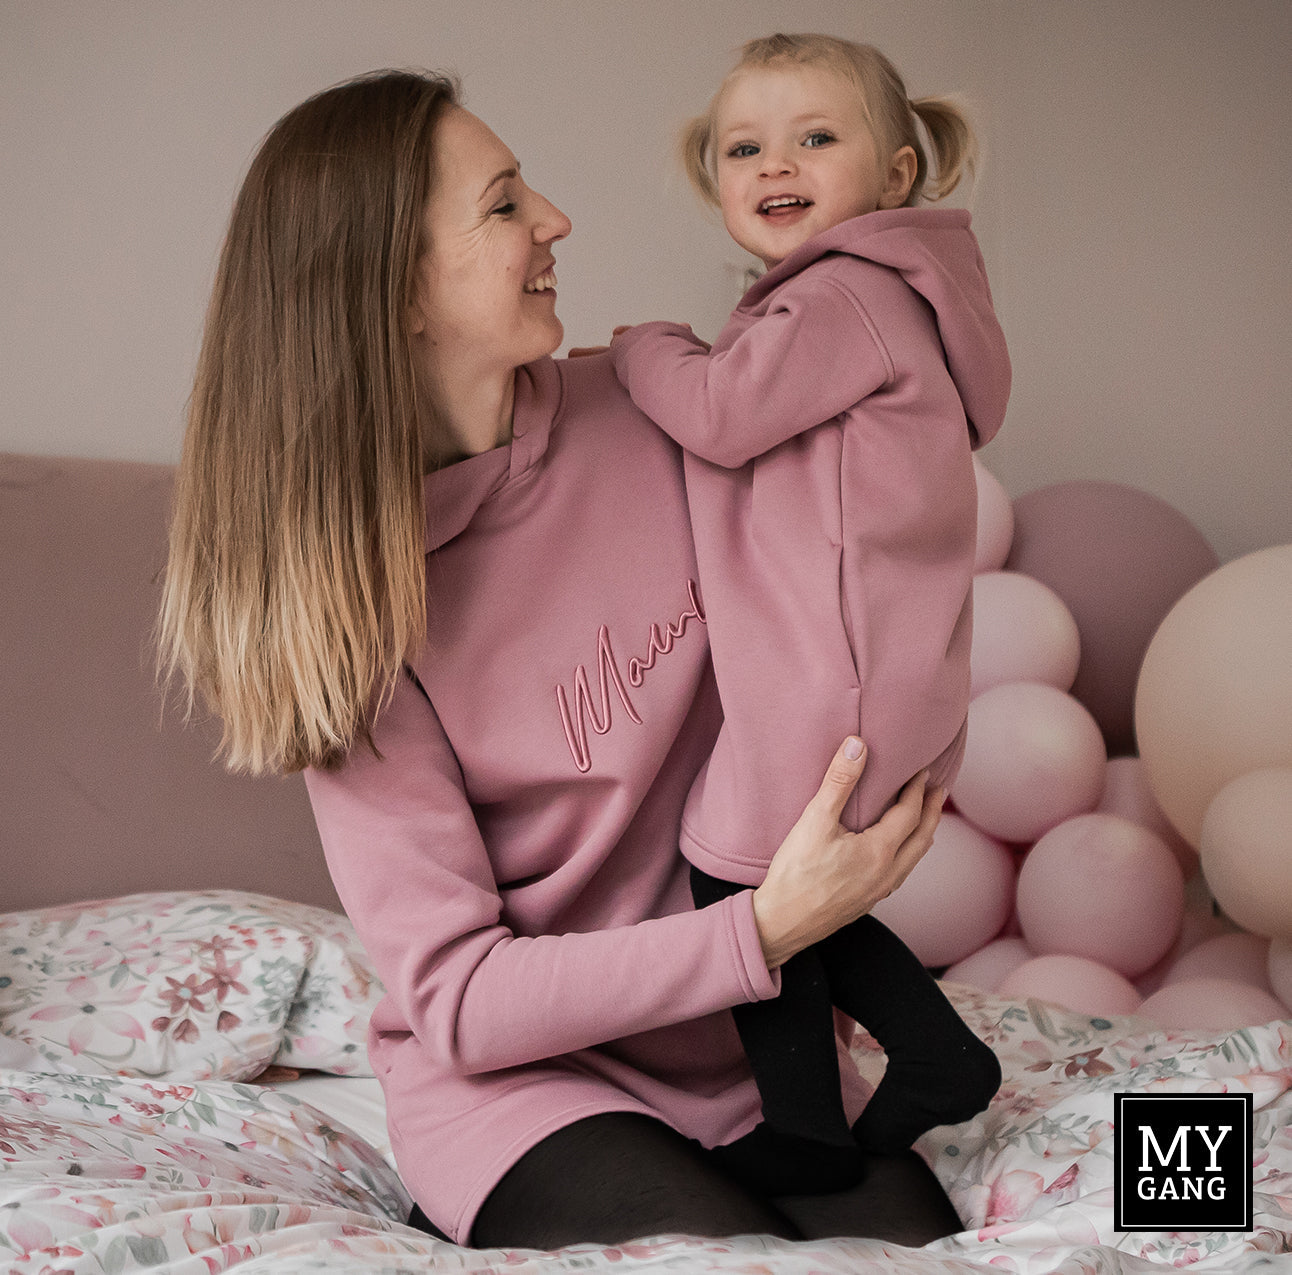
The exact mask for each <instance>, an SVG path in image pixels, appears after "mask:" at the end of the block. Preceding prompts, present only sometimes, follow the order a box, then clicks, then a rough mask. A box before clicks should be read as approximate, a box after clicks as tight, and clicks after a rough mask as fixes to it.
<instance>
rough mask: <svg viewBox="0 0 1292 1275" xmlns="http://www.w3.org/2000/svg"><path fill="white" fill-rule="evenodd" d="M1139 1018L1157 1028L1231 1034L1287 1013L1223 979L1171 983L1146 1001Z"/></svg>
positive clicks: (1272, 1001)
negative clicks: (1238, 1029)
mask: <svg viewBox="0 0 1292 1275" xmlns="http://www.w3.org/2000/svg"><path fill="white" fill-rule="evenodd" d="M1139 1013H1140V1015H1141V1016H1142V1017H1144V1018H1147V1019H1149V1020H1151V1021H1152V1022H1155V1023H1157V1024H1158V1025H1159V1026H1160V1027H1175V1028H1189V1027H1199V1028H1205V1029H1206V1030H1207V1031H1232V1030H1233V1029H1234V1028H1236V1027H1255V1026H1258V1025H1259V1024H1261V1023H1269V1022H1273V1021H1274V1020H1275V1019H1277V1018H1283V1017H1284V1016H1285V1014H1286V1013H1287V1011H1286V1010H1285V1009H1284V1007H1283V1006H1282V1005H1280V1004H1279V1002H1278V1001H1276V1000H1275V999H1274V997H1273V996H1271V995H1270V994H1269V992H1262V991H1261V990H1260V989H1259V988H1256V987H1249V986H1248V985H1247V984H1246V983H1235V982H1233V981H1232V980H1230V979H1225V978H1199V979H1193V980H1192V981H1190V982H1187V983H1171V984H1170V985H1168V986H1167V987H1163V988H1160V989H1159V990H1158V991H1156V992H1154V993H1153V995H1152V996H1149V997H1147V998H1146V999H1145V1001H1144V1003H1143V1004H1142V1005H1141V1006H1140V1007H1139Z"/></svg>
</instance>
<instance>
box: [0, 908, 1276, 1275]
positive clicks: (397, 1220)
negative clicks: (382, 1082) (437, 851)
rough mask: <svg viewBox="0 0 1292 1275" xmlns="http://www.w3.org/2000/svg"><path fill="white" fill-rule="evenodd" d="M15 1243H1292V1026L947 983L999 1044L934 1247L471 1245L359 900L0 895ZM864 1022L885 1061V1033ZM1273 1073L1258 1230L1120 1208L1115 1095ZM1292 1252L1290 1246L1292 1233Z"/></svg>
mask: <svg viewBox="0 0 1292 1275" xmlns="http://www.w3.org/2000/svg"><path fill="white" fill-rule="evenodd" d="M0 953H3V954H4V960H5V964H4V970H5V973H4V974H3V976H0V1030H2V1031H3V1033H4V1037H3V1042H0V1043H2V1045H3V1049H4V1051H5V1056H4V1061H5V1063H6V1064H7V1067H6V1069H5V1071H4V1072H3V1075H0V1252H3V1254H4V1260H5V1262H7V1263H8V1264H7V1265H6V1266H5V1268H4V1269H6V1270H8V1271H12V1272H13V1273H14V1275H52V1273H54V1272H69V1273H70V1272H75V1273H76V1275H80V1273H81V1272H101V1271H102V1272H112V1273H122V1275H124V1273H127V1272H136V1271H150V1272H174V1273H175V1275H180V1273H181V1272H189V1271H193V1272H204V1273H205V1272H217V1271H226V1270H236V1271H238V1272H239V1275H251V1273H252V1272H274V1273H275V1275H278V1273H286V1272H306V1271H349V1272H369V1271H371V1272H376V1271H434V1272H439V1271H493V1270H506V1271H531V1270H532V1271H539V1270H541V1271H544V1272H567V1271H568V1272H574V1271H596V1270H611V1269H613V1270H615V1271H631V1270H650V1271H655V1270H686V1271H743V1272H776V1273H780V1272H787V1273H789V1272H805V1273H806V1272H827V1271H831V1272H833V1271H839V1272H845V1271H846V1272H865V1271H893V1272H903V1273H904V1272H911V1273H913V1275H914V1273H917V1272H921V1273H922V1272H934V1271H945V1272H953V1271H970V1270H979V1269H988V1270H995V1271H1012V1272H1042V1271H1058V1272H1072V1273H1073V1275H1077V1273H1078V1272H1080V1273H1082V1275H1085V1273H1087V1272H1128V1273H1129V1272H1139V1271H1147V1270H1152V1269H1155V1268H1156V1267H1159V1266H1161V1265H1163V1264H1165V1265H1173V1266H1186V1265H1188V1266H1192V1267H1194V1268H1195V1269H1198V1270H1217V1271H1235V1272H1237V1271H1255V1270H1261V1269H1267V1268H1268V1265H1269V1263H1270V1262H1271V1261H1272V1260H1275V1259H1272V1258H1271V1256H1270V1255H1271V1254H1277V1253H1287V1252H1289V1251H1292V1094H1290V1093H1289V1089H1290V1088H1292V1028H1290V1027H1289V1024H1288V1023H1286V1022H1275V1023H1271V1024H1267V1025H1264V1026H1257V1027H1251V1028H1244V1029H1242V1030H1239V1031H1233V1032H1227V1033H1223V1034H1219V1035H1217V1034H1211V1035H1208V1034H1206V1033H1202V1032H1195V1033H1179V1032H1175V1033H1167V1032H1163V1031H1161V1030H1157V1029H1154V1028H1151V1027H1150V1026H1148V1025H1147V1024H1146V1023H1143V1022H1141V1021H1137V1020H1135V1019H1133V1018H1127V1019H1116V1020H1111V1019H1098V1018H1095V1019H1092V1018H1089V1017H1083V1016H1079V1015H1076V1014H1072V1013H1069V1012H1066V1011H1062V1010H1058V1009H1056V1008H1053V1007H1050V1006H1047V1005H1045V1004H1043V1003H1041V1002H1037V1001H1030V1002H1016V1001H1009V1000H1002V999H999V998H996V997H992V996H989V995H986V994H984V993H980V992H975V991H973V990H971V989H969V988H967V987H958V986H955V985H949V986H948V990H949V991H950V993H951V996H952V998H953V999H954V1000H955V1002H956V1003H957V1005H958V1006H959V1008H960V1010H961V1012H962V1013H963V1014H964V1015H965V1017H966V1018H967V1020H968V1021H969V1022H970V1024H971V1025H972V1026H973V1027H974V1029H975V1030H976V1031H978V1032H979V1034H981V1035H982V1036H983V1038H984V1039H986V1040H988V1041H990V1042H991V1043H992V1044H993V1045H994V1046H995V1048H996V1049H997V1050H998V1051H999V1053H1000V1056H1001V1058H1002V1061H1003V1065H1004V1071H1005V1083H1004V1085H1003V1087H1002V1089H1001V1091H1000V1093H999V1095H998V1096H997V1098H996V1099H995V1101H994V1102H993V1103H992V1105H991V1107H990V1108H989V1109H988V1111H987V1112H985V1113H984V1114H983V1115H981V1116H979V1117H977V1118H976V1119H974V1120H973V1121H970V1122H968V1123H966V1124H963V1125H958V1126H955V1127H950V1128H943V1129H940V1130H935V1131H934V1132H933V1133H931V1134H929V1135H927V1136H926V1137H925V1138H924V1139H922V1140H921V1142H920V1143H919V1144H918V1149H919V1151H920V1152H921V1153H922V1154H923V1155H924V1156H925V1157H926V1158H927V1159H928V1161H929V1163H930V1164H931V1165H932V1166H933V1168H934V1170H935V1171H936V1172H937V1174H938V1176H939V1178H940V1179H941V1180H942V1182H943V1184H944V1185H945V1186H946V1188H947V1190H948V1192H949V1194H950V1196H951V1199H952V1201H953V1203H954V1204H955V1206H956V1208H957V1211H958V1212H959V1213H960V1215H961V1217H962V1219H963V1220H964V1222H965V1229H964V1231H963V1232H961V1233H960V1234H958V1235H955V1236H952V1237H949V1238H948V1239H946V1240H943V1241H941V1242H939V1243H937V1244H934V1245H932V1246H929V1247H927V1248H925V1249H921V1250H910V1249H901V1248H897V1247H894V1246H890V1245H886V1244H882V1243H877V1242H874V1241H865V1240H845V1239H839V1240H832V1241H828V1242H815V1243H806V1244H788V1243H785V1242H782V1241H777V1240H772V1239H769V1238H766V1237H757V1236H746V1237H738V1238H734V1239H722V1240H712V1239H697V1238H695V1237H686V1236H643V1237H641V1238H640V1239H639V1240H637V1241H635V1242H634V1243H631V1244H624V1245H620V1246H617V1247H614V1248H605V1247H601V1246H596V1245H581V1246H577V1247H574V1248H570V1249H567V1250H563V1251H562V1252H560V1253H555V1254H551V1253H527V1252H502V1251H498V1250H493V1251H473V1250H468V1249H463V1248H459V1247H456V1246H454V1245H451V1244H447V1243H442V1242H438V1241H435V1240H432V1239H429V1238H427V1237H426V1236H424V1235H422V1234H420V1233H419V1232H417V1231H414V1230H411V1229H409V1228H408V1227H406V1226H405V1225H403V1220H404V1219H405V1218H406V1217H407V1215H408V1211H409V1208H410V1206H411V1201H410V1200H409V1197H408V1195H407V1193H406V1191H405V1190H404V1188H403V1186H402V1185H401V1183H400V1180H399V1177H398V1174H397V1173H396V1171H395V1168H394V1165H393V1162H392V1161H391V1159H390V1148H389V1143H388V1141H387V1139H386V1134H385V1123H384V1113H383V1109H382V1104H381V1099H380V1089H379V1087H378V1086H377V1082H376V1080H375V1079H373V1077H372V1076H371V1074H370V1072H369V1070H368V1065H367V1056H366V1052H365V1050H364V1045H363V1041H364V1035H365V1031H366V1025H367V1019H368V1015H369V1013H370V1012H371V1009H372V1006H373V1005H374V1004H375V1001H376V999H377V998H378V997H379V996H380V984H379V983H378V981H377V978H376V976H375V974H374V972H373V971H372V969H371V968H370V966H369V965H368V962H367V959H366V957H365V955H364V953H363V951H362V949H361V947H360V946H359V944H358V943H357V941H356V940H355V938H354V935H353V933H352V931H351V930H350V927H349V924H348V922H347V921H346V920H345V918H344V917H342V916H339V915H338V914H336V913H333V912H330V911H328V910H326V909H323V908H318V907H314V906H310V905H307V904H301V903H293V902H289V901H286V900H281V899H274V898H271V897H268V896H264V895H258V894H250V893H245V892H238V891H227V890H212V891H176V892H153V893H144V894H136V895H128V896H124V897H118V898H114V899H110V900H106V901H100V902H87V903H79V904H62V905H56V906H51V907H47V908H36V909H29V910H25V911H20V912H12V913H8V914H6V915H5V916H3V917H0ZM867 1044H868V1042H866V1041H864V1040H862V1041H860V1042H859V1043H858V1046H857V1049H858V1055H857V1056H858V1060H859V1063H860V1064H861V1065H862V1066H863V1068H870V1067H873V1065H874V1062H875V1059H874V1054H873V1052H872V1051H869V1050H868V1049H867ZM1119 1091H1121V1092H1133V1093H1208V1092H1210V1093H1246V1094H1251V1096H1252V1101H1253V1106H1254V1109H1255V1116H1254V1121H1253V1126H1254V1147H1255V1155H1254V1169H1253V1187H1254V1197H1253V1198H1254V1219H1253V1220H1254V1225H1253V1229H1252V1230H1251V1231H1248V1232H1198V1233H1169V1232H1168V1233H1162V1232H1124V1233H1119V1232H1115V1231H1114V1230H1113V1229H1112V1188H1113V1167H1112V1115H1113V1095H1114V1093H1116V1092H1119ZM1282 1260H1283V1261H1284V1262H1287V1263H1288V1264H1289V1265H1292V1258H1286V1257H1285V1258H1283V1259H1282Z"/></svg>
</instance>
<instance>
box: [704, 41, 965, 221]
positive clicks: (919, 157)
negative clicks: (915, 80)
mask: <svg viewBox="0 0 1292 1275" xmlns="http://www.w3.org/2000/svg"><path fill="white" fill-rule="evenodd" d="M784 65H790V66H817V67H824V68H825V69H827V70H830V71H835V72H837V73H838V74H840V75H842V76H843V77H844V78H845V79H846V80H848V81H849V83H851V84H852V85H853V86H854V87H855V88H856V90H857V93H858V95H859V96H860V98H861V106H862V110H863V112H864V113H865V116H866V120H867V122H868V123H869V124H870V128H871V131H872V132H873V133H874V135H875V140H876V141H877V142H878V143H879V147H880V150H881V152H882V158H888V157H890V156H892V155H895V154H896V153H897V152H898V151H899V150H901V149H902V147H903V146H909V147H910V148H911V149H912V150H913V151H914V152H915V156H916V161H917V165H918V167H917V169H916V173H915V180H914V181H913V182H912V183H911V189H910V193H909V194H908V195H907V197H906V202H905V205H904V206H905V207H908V208H911V207H914V206H915V205H916V204H918V203H919V202H920V200H921V199H929V200H938V199H945V198H946V196H947V195H949V194H950V193H951V192H952V191H953V190H954V189H955V188H956V186H958V185H959V183H960V180H961V178H962V177H964V176H965V175H966V174H972V172H973V169H974V165H975V162H976V160H977V155H978V146H977V141H976V140H975V138H974V134H973V130H972V128H971V127H970V125H969V120H968V117H967V116H966V115H965V113H964V111H963V110H962V109H961V108H960V107H959V106H958V105H957V104H956V103H955V102H953V101H951V100H950V99H948V98H945V97H922V98H920V99H919V101H916V102H912V101H911V100H910V99H909V98H908V97H907V95H906V85H905V84H904V83H903V82H902V77H901V75H899V74H898V71H897V68H896V67H895V66H894V65H893V64H892V63H891V62H890V61H889V60H888V59H887V58H886V57H885V56H884V55H883V54H882V53H881V52H880V51H879V50H878V49H877V48H875V47H874V46H873V45H870V44H857V43H855V42H854V41H852V40H842V39H840V38H838V37H837V36H832V35H768V36H762V37H760V38H759V39H757V40H750V41H749V42H748V43H747V44H746V45H744V46H743V47H742V48H741V50H740V57H739V58H738V59H737V61H736V65H735V66H734V67H732V68H731V70H730V71H729V72H728V73H727V76H726V78H725V79H724V80H723V82H722V85H721V86H720V87H719V89H718V91H717V93H715V94H714V95H713V100H712V101H711V102H710V103H709V108H708V110H707V111H705V113H704V114H703V115H699V116H697V117H696V118H695V119H693V120H691V121H690V123H688V124H687V125H686V127H685V128H684V129H683V130H682V138H681V152H682V164H683V167H684V168H685V170H686V175H687V177H688V178H689V179H690V181H691V184H692V185H693V186H694V187H695V189H696V191H697V192H698V193H699V195H700V198H701V199H703V200H704V201H705V202H706V203H708V204H712V205H713V206H714V207H715V208H716V207H717V206H718V203H719V200H718V184H717V179H716V176H715V168H714V165H715V156H714V153H713V143H714V133H715V130H716V125H717V116H718V107H719V105H720V103H721V101H722V95H723V93H724V92H725V90H726V88H727V85H729V84H730V83H731V81H732V79H734V78H735V76H737V75H739V74H740V73H741V72H742V71H747V70H750V69H751V68H766V67H776V66H784ZM916 120H919V122H920V123H922V124H923V125H924V128H925V131H926V132H927V133H928V136H929V141H930V142H931V143H932V145H933V155H934V159H935V161H936V167H935V168H934V169H933V170H932V173H930V168H929V160H928V155H927V153H926V151H925V149H924V146H923V145H922V144H921V141H920V135H919V131H918V130H917V128H916ZM926 185H928V186H931V188H932V189H931V192H926V190H925V187H926Z"/></svg>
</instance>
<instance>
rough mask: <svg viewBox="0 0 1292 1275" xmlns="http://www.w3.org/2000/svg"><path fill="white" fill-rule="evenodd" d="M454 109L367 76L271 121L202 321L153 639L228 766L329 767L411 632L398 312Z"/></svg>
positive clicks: (409, 401) (420, 572)
mask: <svg viewBox="0 0 1292 1275" xmlns="http://www.w3.org/2000/svg"><path fill="white" fill-rule="evenodd" d="M457 98H458V92H457V86H456V84H455V83H454V82H453V81H452V80H450V79H447V78H445V77H443V76H436V75H429V74H423V73H419V72H405V71H384V72H378V73H374V74H371V75H367V76H363V77H360V78H359V79H357V80H351V81H349V82H347V83H345V84H341V85H338V86H336V87H335V88H331V89H328V90H326V91H324V92H322V93H320V94H318V95H317V96H315V97H312V98H310V99H309V100H308V101H306V102H304V103H302V104H301V105H300V106H298V107H296V108H295V109H294V110H292V111H290V112H289V113H288V114H287V115H285V116H284V117H283V118H282V119H281V120H280V121H279V122H278V123H277V124H276V125H275V126H274V128H273V129H272V130H271V131H270V133H269V134H268V136H267V137H266V138H265V140H264V142H263V143H262V145H261V146H260V149H259V151H258V152H257V154H256V156H255V158H254V160H253V161H252V164H251V167H250V169H249V171H248V173H247V176H246V179H245V180H244V182H243V184H242V188H241V190H240V192H239V194H238V197H237V200H236V203H235V205H234V209H233V214H232V217H231V219H230V224H229V230H228V234H227V236H226V239H225V242H224V247H223V250H222V252H221V256H220V262H219V267H218V270H217V273H216V278H215V284H214V288H213V291H212V295H211V301H210V306H209V309H208V311H207V316H206V326H205V332H204V337H203V342H202V350H201V355H200V357H199V360H198V367H197V374H196V378H195V383H194V387H193V394H192V398H191V400H190V404H189V414H188V429H187V433H186V435H185V439H184V450H183V457H182V460H181V462H180V466H179V473H178V476H177V482H176V492H175V504H174V513H173V520H172V525H171V534H170V559H169V563H168V566H167V570H166V580H165V588H164V593H163V600H162V608H161V615H160V620H159V629H158V647H159V666H160V668H161V671H162V674H163V676H165V677H166V678H168V679H175V678H178V679H179V680H181V681H182V683H183V686H184V688H185V690H186V692H187V697H188V704H189V707H190V709H191V707H192V705H193V703H194V701H195V700H196V699H200V700H202V701H203V702H204V703H205V704H206V705H207V706H208V707H209V708H210V709H211V710H212V711H213V712H214V713H215V714H216V715H218V716H219V717H220V719H221V720H222V721H223V724H224V734H223V740H222V745H221V752H222V754H223V756H224V759H225V761H226V764H227V765H228V766H229V768H230V769H233V770H245V771H250V772H252V773H261V772H264V771H274V770H287V771H292V770H299V769H302V768H303V767H306V766H330V765H334V764H336V763H337V762H338V761H339V759H340V758H341V757H342V756H343V755H344V754H345V753H346V752H347V751H348V750H349V748H350V747H351V746H352V744H354V742H355V741H356V739H358V740H366V741H367V742H369V743H371V735H370V733H369V721H370V714H371V712H372V711H373V707H374V704H376V703H377V702H379V701H380V699H381V698H382V696H383V695H384V694H386V693H387V692H388V691H389V689H390V688H391V687H392V686H393V685H394V679H395V678H396V676H397V675H398V673H399V669H400V665H401V661H402V659H403V657H404V656H405V655H406V654H407V653H408V651H409V650H410V648H411V647H412V646H413V645H414V644H415V643H416V642H417V641H418V640H419V638H420V637H421V636H422V634H423V633H424V631H425V623H426V584H425V561H424V553H425V545H424V530H423V528H424V522H423V512H422V472H423V461H422V457H423V446H422V438H421V432H420V430H421V427H422V425H424V422H420V417H421V416H422V415H423V413H422V410H421V408H420V407H419V401H418V392H417V381H416V376H415V373H414V368H413V363H412V358H411V354H410V350H409V342H408V336H407V323H406V314H407V310H408V304H409V300H410V298H411V295H412V287H413V277H414V267H415V263H416V261H417V259H418V256H419V255H420V253H421V252H422V250H423V249H424V247H425V245H424V244H423V243H422V225H423V213H424V210H425V207H426V202H427V198H428V196H429V194H430V184H431V158H432V152H431V147H432V142H433V133H434V130H435V125H436V122H437V120H438V119H439V117H440V115H441V114H442V112H443V111H444V109H445V108H446V107H447V106H448V105H449V104H451V103H456V101H457Z"/></svg>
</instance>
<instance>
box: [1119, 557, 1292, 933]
mask: <svg viewBox="0 0 1292 1275" xmlns="http://www.w3.org/2000/svg"><path fill="white" fill-rule="evenodd" d="M1289 652H1292V544H1288V545H1278V546H1276V547H1275V548H1273V549H1262V550H1260V551H1258V552H1257V553H1249V554H1247V555H1246V556H1245V557H1242V558H1235V559H1234V560H1233V561H1232V562H1227V563H1225V565H1224V566H1223V567H1221V568H1220V569H1219V570H1217V571H1213V572H1212V573H1211V574H1210V575H1209V576H1207V578H1206V579H1205V580H1202V581H1201V582H1200V583H1199V584H1196V585H1195V586H1194V587H1193V588H1192V589H1190V590H1189V592H1188V593H1187V594H1185V596H1184V597H1182V598H1181V599H1180V600H1179V601H1178V602H1177V603H1176V604H1175V606H1173V607H1172V608H1171V611H1170V614H1168V615H1167V617H1166V618H1165V619H1164V620H1163V621H1162V623H1161V625H1160V626H1159V627H1158V630H1157V632H1156V633H1155V634H1154V635H1153V640H1152V642H1151V643H1150V644H1149V648H1148V651H1147V652H1146V653H1145V656H1144V663H1143V668H1142V670H1141V672H1140V678H1139V684H1138V686H1137V688H1136V692H1135V731H1136V735H1137V736H1138V739H1139V754H1140V756H1141V757H1142V758H1143V759H1144V765H1145V768H1146V771H1147V773H1148V778H1149V783H1150V784H1151V785H1152V788H1153V795H1154V796H1155V797H1156V798H1157V800H1158V804H1159V805H1160V806H1161V807H1162V809H1163V810H1164V811H1165V812H1166V816H1167V818H1168V819H1170V820H1171V822H1172V823H1173V824H1174V825H1175V826H1176V827H1177V828H1178V829H1179V830H1180V832H1181V833H1183V835H1184V837H1185V839H1186V840H1187V841H1189V843H1190V844H1191V845H1195V846H1196V845H1198V838H1199V837H1200V836H1201V835H1202V817H1203V815H1204V814H1206V811H1207V807H1208V806H1209V805H1210V804H1211V801H1212V799H1213V798H1214V797H1215V796H1216V794H1217V793H1218V792H1219V791H1220V790H1221V789H1222V788H1223V787H1224V786H1225V785H1226V784H1227V783H1229V782H1230V781H1231V780H1233V779H1237V778H1239V777H1240V776H1241V775H1245V774H1247V773H1248V772H1249V771H1253V770H1259V769H1262V768H1264V767H1268V766H1287V767H1292V730H1290V729H1289V728H1288V723H1289V722H1290V721H1292V659H1289V658H1288V656H1289ZM1221 902H1222V903H1223V902H1224V900H1223V899H1222V900H1221ZM1234 919H1235V920H1238V919H1239V918H1238V917H1235V918H1234ZM1246 928H1247V929H1249V930H1250V929H1254V928H1255V927H1254V926H1251V925H1247V926H1246Z"/></svg>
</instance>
